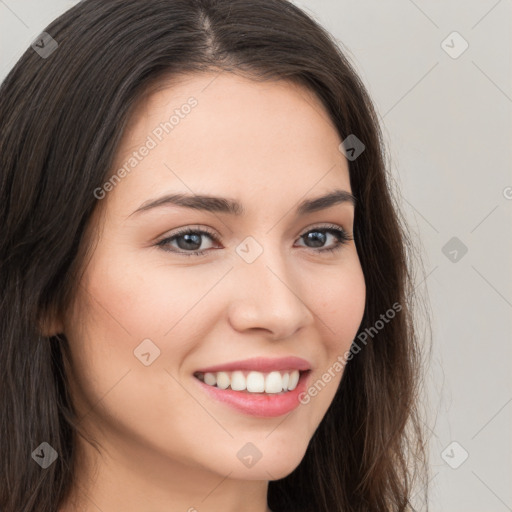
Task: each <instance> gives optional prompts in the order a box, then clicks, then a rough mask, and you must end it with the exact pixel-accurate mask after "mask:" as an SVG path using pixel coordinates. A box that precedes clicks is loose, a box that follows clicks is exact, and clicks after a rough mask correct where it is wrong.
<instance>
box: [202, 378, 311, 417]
mask: <svg viewBox="0 0 512 512" xmlns="http://www.w3.org/2000/svg"><path fill="white" fill-rule="evenodd" d="M310 373H311V370H308V371H306V372H301V374H300V378H299V382H298V383H297V386H296V388H295V389H294V390H293V391H287V392H286V393H283V394H282V395H280V394H275V393H249V392H247V391H233V390H232V389H220V388H218V387H216V386H210V385H208V384H205V383H204V382H203V381H201V380H199V379H197V378H196V377H193V378H194V380H195V381H197V382H198V383H199V384H200V385H201V387H202V388H203V389H204V390H205V391H206V393H208V394H209V395H210V396H211V397H213V398H216V399H217V400H219V401H220V402H224V403H225V404H227V405H229V406H231V407H233V408H234V409H236V410H238V411H241V412H243V413H245V414H249V415H251V416H259V417H267V418H274V417H276V416H282V415H283V414H287V413H289V412H291V411H293V410H294V409H295V408H297V407H298V406H299V405H300V403H301V402H300V401H299V395H300V394H301V393H302V392H303V391H305V389H306V387H307V381H308V379H309V374H310Z"/></svg>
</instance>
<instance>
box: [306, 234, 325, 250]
mask: <svg viewBox="0 0 512 512" xmlns="http://www.w3.org/2000/svg"><path fill="white" fill-rule="evenodd" d="M307 238H308V240H310V241H312V242H313V243H314V244H316V245H314V247H321V246H322V245H323V244H324V243H325V233H321V232H320V231H311V232H310V233H308V235H307Z"/></svg>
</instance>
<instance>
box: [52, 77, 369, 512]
mask: <svg viewBox="0 0 512 512" xmlns="http://www.w3.org/2000/svg"><path fill="white" fill-rule="evenodd" d="M190 96H194V97H195V98H196V99H197V101H198V105H197V106H196V107H195V108H194V109H192V110H191V112H190V114H189V115H187V116H185V117H184V118H183V119H181V120H180V122H179V124H178V125H177V126H175V128H174V129H173V131H172V132H171V133H170V134H168V135H166V136H165V137H164V138H163V140H162V141H161V142H160V143H159V144H158V145H157V147H155V148H154V149H152V150H151V151H150V152H149V154H148V155H147V156H146V157H145V158H143V159H142V160H141V161H140V162H139V163H138V165H137V166H136V167H135V168H134V169H133V170H132V171H131V172H130V173H129V174H128V175H126V176H125V177H124V178H123V179H122V180H121V181H120V182H119V183H118V184H117V185H116V186H115V187H114V188H113V189H112V190H111V191H109V192H108V193H107V194H106V197H105V198H104V199H102V200H101V201H100V204H99V208H98V210H97V211H96V212H95V214H94V215H93V219H92V222H93V223H92V224H91V226H92V227H93V232H94V234H95V237H96V238H95V243H94V244H93V247H92V249H91V253H90V256H89V257H88V259H87V266H86V268H85V271H84V274H83V277H82V279H81V282H80V286H78V288H77V296H76V301H75V303H74V304H73V307H71V308H70V311H68V313H67V314H66V315H65V317H64V318H58V319H56V323H55V324H54V325H53V330H54V331H55V332H64V333H65V335H66V337H67V339H68V340H69V343H70V347H71V354H72V364H73V368H72V369H71V368H69V369H68V372H69V375H70V390H71V393H72V396H73V397H74V400H75V402H76V407H77V409H78V411H79V418H81V425H82V426H83V427H84V428H85V429H86V430H87V432H89V433H90V435H92V436H93V437H94V439H96V440H97V441H98V442H99V443H101V453H102V455H101V456H99V454H98V453H97V452H96V451H95V450H94V449H93V448H92V447H91V446H90V445H89V444H88V443H86V442H84V441H83V439H82V438H81V437H80V438H79V439H78V441H79V445H78V449H79V451H80V458H79V459H78V460H79V461H81V464H80V465H79V471H78V475H77V481H76V485H75V487H74V491H73V493H72V495H71V497H70V499H69V500H68V501H67V502H66V503H65V504H64V505H63V506H62V507H61V508H60V509H59V512H71V511H78V510H80V511H82V510H83V511H87V512H89V511H91V512H92V511H94V512H97V511H98V510H101V511H103V512H110V511H113V510H123V511H125V512H140V511H141V510H148V511H149V510H151V512H170V511H176V512H178V511H189V512H192V511H196V510H197V511H200V512H213V511H218V510H223V511H225V512H234V511H239V510H244V511H246V512H266V511H268V510H269V509H268V507H267V490H268V482H269V480H275V479H280V478H283V477H285V476H286V475H288V474H290V473H291V472H292V471H293V470H294V469H295V468H296V467H297V466H298V464H299V463H300V461H301V460H302V458H303V456H304V454H305V451H306V448H307V446H308V443H309V441H310V439H311V437H312V435H313V433H314V432H315V430H316V429H317V427H318V426H319V424H320V422H321V420H322V418H323V416H324V415H325V413H326V411H327V409H328V407H329V405H330V404H331V402H332V399H333V397H334V394H335V392H336V390H337V388H338V385H339V383H340V380H341V376H342V372H335V377H334V378H333V379H331V381H330V382H329V383H328V384H327V385H326V386H325V388H324V389H323V390H322V391H320V392H319V393H318V394H317V396H315V397H314V398H311V401H310V402H309V403H308V404H307V405H302V404H301V405H300V406H299V407H298V408H296V409H295V410H294V411H292V412H291V413H289V414H288V415H287V416H286V415H283V416H279V417H275V418H258V417H254V416H250V415H246V414H243V413H241V412H238V411H236V410H235V409H232V408H231V407H229V406H227V405H225V404H223V403H220V402H218V401H216V400H214V399H212V398H210V397H209V396H207V395H206V393H205V392H204V391H203V390H202V389H201V387H200V385H198V383H197V381H196V379H195V377H193V373H194V371H196V370H197V369H198V368H201V367H205V366H211V365H214V364H220V363H225V362H230V361H235V360H240V359H246V358H251V357H256V356H266V357H281V356H288V355H295V356H299V357H303V358H305V359H307V360H308V361H309V362H310V363H311V365H312V367H313V370H312V375H311V377H310V379H311V380H310V381H309V382H310V383H313V382H315V381H317V379H319V378H320V377H321V375H322V374H323V373H324V372H325V371H326V370H328V369H329V368H330V367H332V365H333V363H334V361H336V359H337V358H338V357H339V356H340V355H342V354H344V352H345V351H346V350H348V349H349V348H350V345H351V342H352V340H353V339H354V337H355V335H356V334H357V330H358V327H359V325H360V322H361V319H362V316H363V311H364V304H365V293H366V288H365V282H364V276H363V272H362V269H361V265H360V262H359V258H358V254H357V249H356V246H355V243H354V241H353V240H351V241H348V242H345V244H344V245H343V246H341V248H340V250H338V251H337V252H334V253H323V254H322V253H320V252H318V248H317V247H320V248H321V247H322V244H319V245H318V246H316V245H314V244H311V243H309V245H308V241H307V240H306V239H305V237H303V238H301V235H304V234H306V233H308V232H310V231H314V228H316V227H317V226H318V227H322V225H323V224H325V223H331V224H335V225H337V226H339V227H341V228H343V229H345V231H347V233H349V234H352V230H353V221H354V207H353V205H352V204H350V203H348V202H347V203H343V204H337V205H335V206H332V207H330V208H328V209H325V210H322V211H318V212H315V213H311V214H308V215H305V216H303V217H299V216H296V215H295V207H296V204H297V203H298V202H299V201H302V200H303V199H307V198H315V197H318V196H319V195H323V194H326V193H328V192H330V191H332V190H334V189H342V190H346V191H348V192H351V188H350V179H349V170H348V162H347V160H346V159H345V157H344V155H343V154H342V153H341V152H340V151H339V149H338V146H339V144H340V143H341V139H340V137H339V134H338V133H337V131H336V129H335V127H334V125H333V124H332V122H331V121H330V119H329V117H328V114H327V112H326V111H325V110H324V108H323V106H322V104H321V102H320V101H319V100H318V99H317V98H316V97H315V96H314V95H313V94H312V93H311V92H309V91H308V90H306V89H304V88H301V87H299V86H297V85H293V84H291V83H288V82H283V81H280V82H266V83H265V82H262V83H258V82H255V81H250V80H248V79H245V78H241V77H239V76H237V75H234V74H231V73H228V72H223V73H221V74H220V75H218V76H217V74H213V73H211V74H210V73H207V74H200V75H198V74H195V75H188V76H184V77H182V79H181V80H179V81H175V80H174V81H173V82H172V85H169V86H167V87H166V88H164V89H161V90H159V91H158V92H155V93H153V94H152V95H150V96H149V97H148V99H147V100H146V101H144V102H143V103H141V105H140V106H139V108H138V109H137V111H136V113H135V115H134V116H133V118H132V120H131V121H130V123H129V129H128V130H127V132H125V135H124V138H123V141H122V144H121V146H120V148H119V151H118V154H117V159H116V165H115V167H114V169H113V170H116V169H118V168H119V167H121V166H122V165H123V164H124V162H126V160H127V158H129V156H130V155H131V153H132V152H133V151H135V150H137V149H138V148H140V147H141V145H142V144H144V142H145V141H146V139H147V137H148V135H149V134H150V133H151V132H152V130H154V129H155V127H156V126H158V125H159V123H160V122H162V121H163V120H167V119H169V117H170V115H171V114H172V112H173V111H174V109H176V108H180V106H181V105H183V104H184V103H186V101H187V99H188V98H189V97H190ZM171 192H173V193H175V192H183V193H195V194H199V193H201V194H211V195H215V196H222V197H229V198H233V199H237V200H239V201H240V202H241V203H242V204H243V206H244V207H245V209H246V210H247V212H246V214H245V215H244V216H242V217H236V216H232V215H229V214H225V213H208V212H203V211H200V210H191V209H187V208H183V207H176V206H165V207H160V208H154V209H151V210H148V211H146V212H141V213H137V214H132V213H133V212H134V211H135V210H136V209H137V208H139V206H140V205H141V204H143V203H145V202H146V201H148V200H151V199H155V198H158V197H160V196H162V195H164V194H165V193H171ZM186 226H192V227H194V228H196V227H197V228H209V229H210V230H211V231H213V232H214V233H215V234H216V236H217V237H218V239H219V240H220V241H219V242H216V241H214V240H212V239H210V238H209V237H208V236H202V237H201V238H200V243H201V247H200V250H204V251H205V253H206V254H207V255H206V256H190V257H187V256H182V255H180V254H176V253H172V252H167V251H165V250H164V249H163V248H161V247H160V248H159V247H158V246H156V245H155V244H156V243H157V242H158V241H159V240H161V239H163V238H165V237H168V236H172V235H173V234H174V232H175V231H176V228H180V227H186ZM247 236H252V237H253V238H254V239H255V240H256V241H257V242H258V244H259V245H260V246H261V248H262V249H263V252H262V254H261V255H259V257H258V258H257V259H256V260H255V261H254V262H252V263H247V262H246V261H245V260H244V259H242V258H241V257H240V256H239V255H238V254H237V252H236V251H235V249H236V247H237V246H238V245H239V244H240V243H241V242H242V241H243V240H244V239H245V238H246V237H247ZM178 243H180V245H178ZM336 244H337V239H336V237H335V236H334V235H329V234H328V235H327V238H326V239H325V241H324V242H323V247H327V246H334V245H336ZM167 247H168V248H171V249H172V248H174V249H175V250H176V251H178V252H179V251H182V252H185V251H187V250H188V251H189V252H192V251H193V250H194V249H187V248H186V247H188V246H186V244H185V245H184V240H183V238H181V242H180V240H176V239H175V241H174V242H172V243H171V242H169V243H168V245H167ZM251 250H252V249H251ZM147 338H149V339H151V340H152V342H153V343H154V344H155V345H156V346H157V347H158V348H159V350H160V356H159V357H158V358H156V359H155V360H154V361H153V362H152V363H151V364H150V365H149V366H145V365H144V364H142V363H141V361H140V360H139V359H138V358H137V357H135V356H134V350H135V349H136V348H137V347H138V346H139V345H140V343H141V342H142V340H144V339H147ZM247 442H251V443H253V444H254V445H255V446H256V447H257V448H258V450H259V451H260V452H261V454H262V457H261V459H260V460H259V461H258V462H257V463H256V464H255V465H253V466H252V467H250V468H248V467H246V466H245V465H244V464H242V463H241V462H240V460H239V459H238V458H237V456H236V454H237V452H238V450H240V449H241V448H242V447H243V446H244V445H245V444H246V443H247ZM274 512H278V511H274Z"/></svg>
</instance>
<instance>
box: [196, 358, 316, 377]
mask: <svg viewBox="0 0 512 512" xmlns="http://www.w3.org/2000/svg"><path fill="white" fill-rule="evenodd" d="M310 369H311V364H310V363H309V362H308V361H306V359H302V358H301V357H295V356H289V357H279V358H268V357H253V358H252V359H244V360H243V361H232V362H230V363H222V364H218V365H215V366H209V367H208V368H200V369H198V370H196V372H200V373H206V372H209V373H214V372H222V371H234V370H253V371H257V372H269V371H274V370H275V371H282V370H303V371H305V370H310Z"/></svg>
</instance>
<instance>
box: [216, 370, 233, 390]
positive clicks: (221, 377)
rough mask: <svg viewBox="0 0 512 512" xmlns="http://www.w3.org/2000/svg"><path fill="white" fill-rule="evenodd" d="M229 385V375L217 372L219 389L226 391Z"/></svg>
mask: <svg viewBox="0 0 512 512" xmlns="http://www.w3.org/2000/svg"><path fill="white" fill-rule="evenodd" d="M229 384H230V379H229V375H228V374H227V373H226V372H217V387H218V388H220V389H226V388H227V387H228V386H229Z"/></svg>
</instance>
